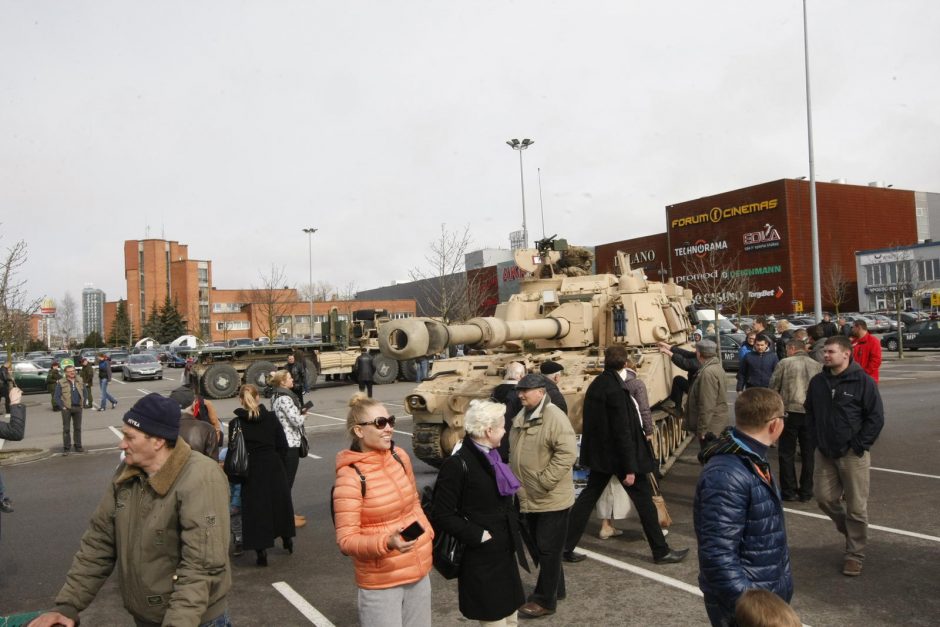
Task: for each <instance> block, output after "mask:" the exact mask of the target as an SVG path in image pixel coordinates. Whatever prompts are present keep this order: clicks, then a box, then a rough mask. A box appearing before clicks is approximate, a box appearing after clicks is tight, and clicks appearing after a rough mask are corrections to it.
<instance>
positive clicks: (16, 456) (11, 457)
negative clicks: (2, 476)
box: [0, 448, 54, 466]
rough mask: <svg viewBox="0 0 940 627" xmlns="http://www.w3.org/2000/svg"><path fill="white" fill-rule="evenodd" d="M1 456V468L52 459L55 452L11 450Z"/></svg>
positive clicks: (46, 450) (48, 450) (47, 450)
mask: <svg viewBox="0 0 940 627" xmlns="http://www.w3.org/2000/svg"><path fill="white" fill-rule="evenodd" d="M2 453H3V454H2V455H0V466H16V465H17V464H26V463H28V462H34V461H37V460H40V459H45V458H47V457H52V456H53V454H54V453H53V452H52V451H51V450H50V449H34V448H33V449H19V450H18V449H9V450H5V451H3V452H2Z"/></svg>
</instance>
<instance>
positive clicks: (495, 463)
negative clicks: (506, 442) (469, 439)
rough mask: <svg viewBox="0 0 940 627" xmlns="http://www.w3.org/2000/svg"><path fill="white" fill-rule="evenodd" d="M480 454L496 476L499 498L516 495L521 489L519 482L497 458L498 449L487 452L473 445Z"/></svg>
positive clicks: (510, 470) (477, 445)
mask: <svg viewBox="0 0 940 627" xmlns="http://www.w3.org/2000/svg"><path fill="white" fill-rule="evenodd" d="M473 444H474V445H475V446H476V447H477V448H478V449H480V451H481V452H483V453H485V454H486V458H487V459H488V460H489V462H490V466H492V467H493V472H494V473H495V474H496V489H497V490H499V495H500V496H512V495H513V494H515V493H516V490H518V489H519V488H520V487H521V484H520V483H519V480H518V479H516V475H514V474H512V469H510V468H509V466H508V465H506V463H505V462H504V461H503V458H502V457H500V456H499V449H495V448H491V449H490V450H489V451H487V450H485V449H484V448H483V447H482V446H480V445H479V444H477V443H476V442H474V443H473Z"/></svg>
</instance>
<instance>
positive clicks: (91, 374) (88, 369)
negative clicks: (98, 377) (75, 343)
mask: <svg viewBox="0 0 940 627" xmlns="http://www.w3.org/2000/svg"><path fill="white" fill-rule="evenodd" d="M81 376H82V385H83V386H84V388H85V409H93V408H94V406H95V399H94V396H93V395H92V393H91V391H92V387H93V386H94V383H95V367H94V366H92V365H91V362H89V361H88V358H87V357H82V370H81Z"/></svg>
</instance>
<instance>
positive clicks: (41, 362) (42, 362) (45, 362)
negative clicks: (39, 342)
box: [31, 355, 55, 372]
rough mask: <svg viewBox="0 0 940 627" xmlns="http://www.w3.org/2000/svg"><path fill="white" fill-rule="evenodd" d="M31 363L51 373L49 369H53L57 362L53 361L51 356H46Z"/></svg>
mask: <svg viewBox="0 0 940 627" xmlns="http://www.w3.org/2000/svg"><path fill="white" fill-rule="evenodd" d="M31 361H32V362H33V363H34V364H36V365H37V366H39V367H40V368H42V369H43V370H45V371H46V372H49V369H50V368H52V362H53V361H55V360H54V359H52V357H50V356H49V355H45V356H43V357H36V358H35V359H32V360H31Z"/></svg>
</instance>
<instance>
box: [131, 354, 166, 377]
mask: <svg viewBox="0 0 940 627" xmlns="http://www.w3.org/2000/svg"><path fill="white" fill-rule="evenodd" d="M121 378H122V379H123V380H125V381H134V380H135V379H162V378H163V366H161V365H160V362H159V361H157V357H156V355H151V354H150V353H144V354H140V355H130V356H129V357H128V358H127V362H126V363H125V364H124V366H123V367H122V368H121Z"/></svg>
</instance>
